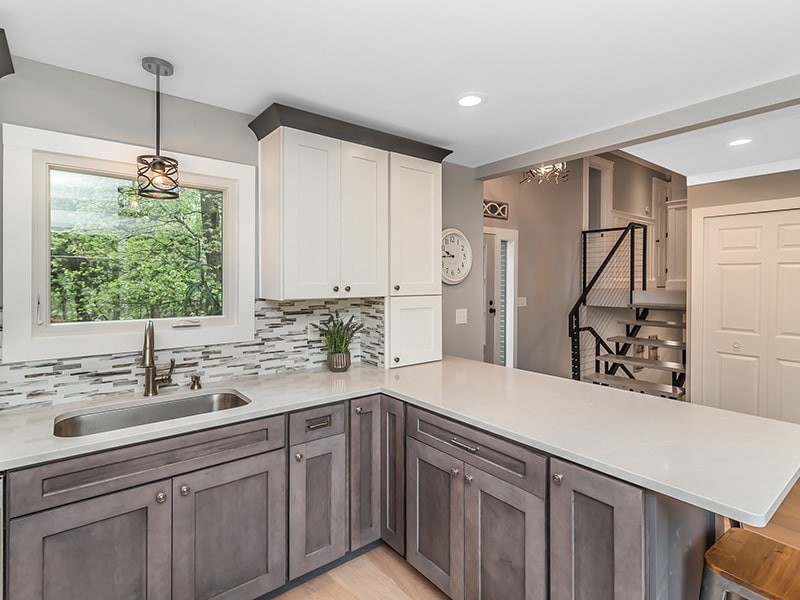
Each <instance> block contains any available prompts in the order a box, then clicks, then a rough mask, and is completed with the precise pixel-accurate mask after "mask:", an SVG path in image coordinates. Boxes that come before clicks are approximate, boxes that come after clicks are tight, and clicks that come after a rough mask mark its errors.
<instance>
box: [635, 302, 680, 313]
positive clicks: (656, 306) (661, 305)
mask: <svg viewBox="0 0 800 600" xmlns="http://www.w3.org/2000/svg"><path fill="white" fill-rule="evenodd" d="M628 308H647V309H650V310H670V311H680V312H685V311H686V304H667V303H666V302H634V303H632V304H628Z"/></svg>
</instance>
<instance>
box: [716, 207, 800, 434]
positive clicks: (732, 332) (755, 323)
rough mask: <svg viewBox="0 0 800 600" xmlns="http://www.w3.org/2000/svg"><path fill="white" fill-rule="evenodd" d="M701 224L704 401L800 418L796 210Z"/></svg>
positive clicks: (799, 229) (799, 232) (799, 220)
mask: <svg viewBox="0 0 800 600" xmlns="http://www.w3.org/2000/svg"><path fill="white" fill-rule="evenodd" d="M704 227H705V232H704V241H705V247H704V258H703V263H704V264H703V271H704V281H703V310H702V321H701V327H702V328H703V341H702V347H703V357H702V370H703V373H702V381H703V385H702V394H703V397H702V402H703V404H707V405H711V406H718V407H721V408H726V409H731V410H736V411H740V412H745V413H749V414H754V415H760V416H764V417H771V418H775V419H782V420H785V421H793V422H798V423H800V396H799V395H798V394H797V390H798V389H800V311H798V309H797V301H796V299H797V298H798V295H800V210H785V211H774V212H766V213H755V214H742V215H732V216H721V217H715V218H709V219H706V220H705V225H704Z"/></svg>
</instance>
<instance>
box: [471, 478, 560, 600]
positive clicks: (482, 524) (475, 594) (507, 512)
mask: <svg viewBox="0 0 800 600" xmlns="http://www.w3.org/2000/svg"><path fill="white" fill-rule="evenodd" d="M464 482H465V485H464V571H465V574H466V575H465V581H464V592H465V596H466V597H467V598H474V599H475V600H479V599H481V600H493V599H496V598H501V599H502V600H546V598H547V573H546V568H547V533H546V531H545V503H544V500H543V499H542V498H539V497H538V496H535V495H533V494H531V493H530V492H528V491H525V490H523V489H521V488H518V487H516V486H513V485H511V484H510V483H507V482H506V481H503V480H502V479H499V478H497V477H494V476H493V475H490V474H489V473H486V472H484V471H481V470H480V469H476V468H475V467H472V466H471V465H465V467H464Z"/></svg>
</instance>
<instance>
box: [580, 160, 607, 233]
mask: <svg viewBox="0 0 800 600" xmlns="http://www.w3.org/2000/svg"><path fill="white" fill-rule="evenodd" d="M590 168H592V169H597V170H598V171H600V229H605V228H606V227H611V225H610V223H611V210H612V209H613V208H614V206H613V200H614V161H613V160H607V159H605V158H600V157H599V156H588V157H586V158H584V159H583V231H586V230H587V229H589V169H590Z"/></svg>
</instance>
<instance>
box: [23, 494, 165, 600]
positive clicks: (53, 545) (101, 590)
mask: <svg viewBox="0 0 800 600" xmlns="http://www.w3.org/2000/svg"><path fill="white" fill-rule="evenodd" d="M171 495H172V486H171V482H170V480H164V481H158V482H155V483H150V484H147V485H142V486H139V487H135V488H131V489H128V490H124V491H121V492H116V493H113V494H108V495H105V496H100V497H98V498H92V499H91V500H84V501H82V502H76V503H74V504H69V505H67V506H63V507H60V508H54V509H51V510H47V511H44V512H40V513H36V514H33V515H29V516H26V517H21V518H18V519H12V520H11V522H10V524H9V530H8V544H9V548H10V551H9V553H8V561H9V562H8V600H39V599H42V600H51V599H52V600H55V599H58V600H94V599H98V600H99V599H101V598H103V599H105V598H120V599H122V598H124V599H126V600H145V599H147V600H169V599H170V598H171V593H172V589H171V580H172V546H171V542H172V534H171V525H172V498H171Z"/></svg>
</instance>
